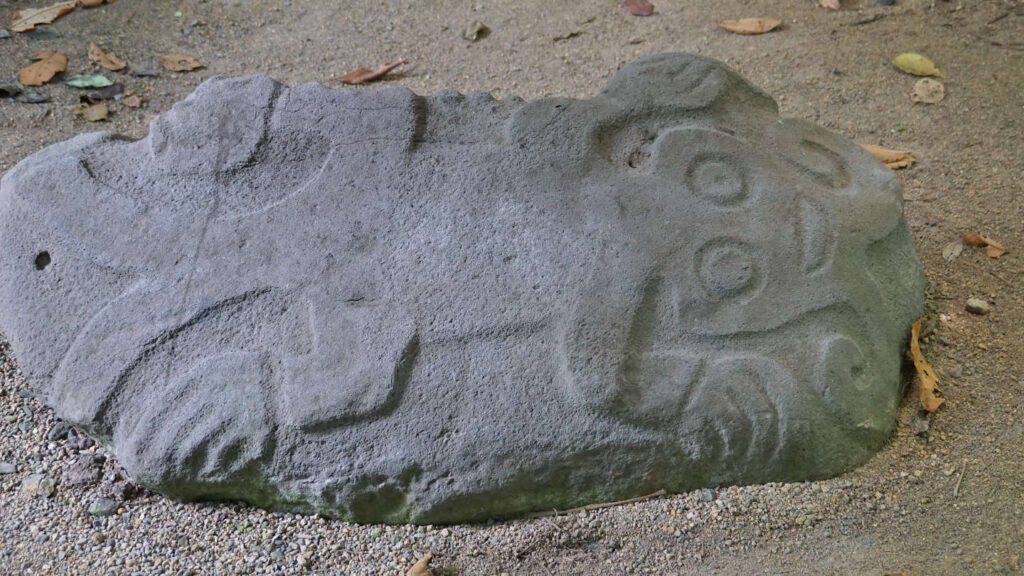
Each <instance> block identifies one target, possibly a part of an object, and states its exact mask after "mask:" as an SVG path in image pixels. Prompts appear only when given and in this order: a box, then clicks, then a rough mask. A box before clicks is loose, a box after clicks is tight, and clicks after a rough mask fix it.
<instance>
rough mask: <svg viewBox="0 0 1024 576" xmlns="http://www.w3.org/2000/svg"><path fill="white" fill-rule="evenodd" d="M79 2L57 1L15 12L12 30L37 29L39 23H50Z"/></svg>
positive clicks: (73, 0) (72, 8)
mask: <svg viewBox="0 0 1024 576" xmlns="http://www.w3.org/2000/svg"><path fill="white" fill-rule="evenodd" d="M77 4H78V0H72V1H70V2H57V3H56V4H52V5H50V6H47V7H45V8H25V9H24V10H18V11H17V12H15V13H14V20H12V21H11V30H13V31H15V32H28V31H30V30H35V29H36V26H37V25H39V24H49V23H51V22H53V21H54V20H56V19H57V18H60V17H61V16H63V15H65V14H67V13H68V12H71V11H72V10H74V9H75V6H76V5H77Z"/></svg>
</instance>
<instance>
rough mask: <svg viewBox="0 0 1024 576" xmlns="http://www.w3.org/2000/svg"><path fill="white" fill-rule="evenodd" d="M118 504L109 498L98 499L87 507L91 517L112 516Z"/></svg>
mask: <svg viewBox="0 0 1024 576" xmlns="http://www.w3.org/2000/svg"><path fill="white" fill-rule="evenodd" d="M117 507H118V503H117V502H114V501H113V500H111V499H110V498H99V499H97V500H95V501H93V503H92V504H90V505H89V514H92V515H93V516H112V515H113V514H114V512H117Z"/></svg>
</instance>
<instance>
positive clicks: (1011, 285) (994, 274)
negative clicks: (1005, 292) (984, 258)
mask: <svg viewBox="0 0 1024 576" xmlns="http://www.w3.org/2000/svg"><path fill="white" fill-rule="evenodd" d="M988 273H989V274H991V275H993V276H995V277H996V278H999V279H1000V280H1002V281H1003V283H1004V284H1006V285H1007V286H1009V287H1010V288H1015V286H1014V285H1013V284H1012V283H1010V281H1009V280H1007V279H1006V278H1003V277H1002V276H1000V275H999V274H996V273H995V272H993V271H991V270H989V271H988Z"/></svg>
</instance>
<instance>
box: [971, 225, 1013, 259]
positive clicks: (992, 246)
mask: <svg viewBox="0 0 1024 576" xmlns="http://www.w3.org/2000/svg"><path fill="white" fill-rule="evenodd" d="M960 238H961V239H963V241H964V244H967V245H968V246H973V247H975V248H978V247H980V246H984V247H985V254H986V255H988V257H989V258H999V257H1000V256H1002V255H1003V254H1006V248H1003V245H1002V244H1000V243H999V242H996V241H995V240H993V239H991V238H989V237H988V236H986V235H984V234H982V233H980V232H973V231H971V230H968V231H967V232H964V233H963V235H962V236H960Z"/></svg>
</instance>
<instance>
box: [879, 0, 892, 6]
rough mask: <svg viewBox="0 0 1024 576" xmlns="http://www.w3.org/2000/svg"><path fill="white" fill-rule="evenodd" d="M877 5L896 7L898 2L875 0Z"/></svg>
mask: <svg viewBox="0 0 1024 576" xmlns="http://www.w3.org/2000/svg"><path fill="white" fill-rule="evenodd" d="M875 3H876V4H878V5H879V6H895V5H896V0H875Z"/></svg>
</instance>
